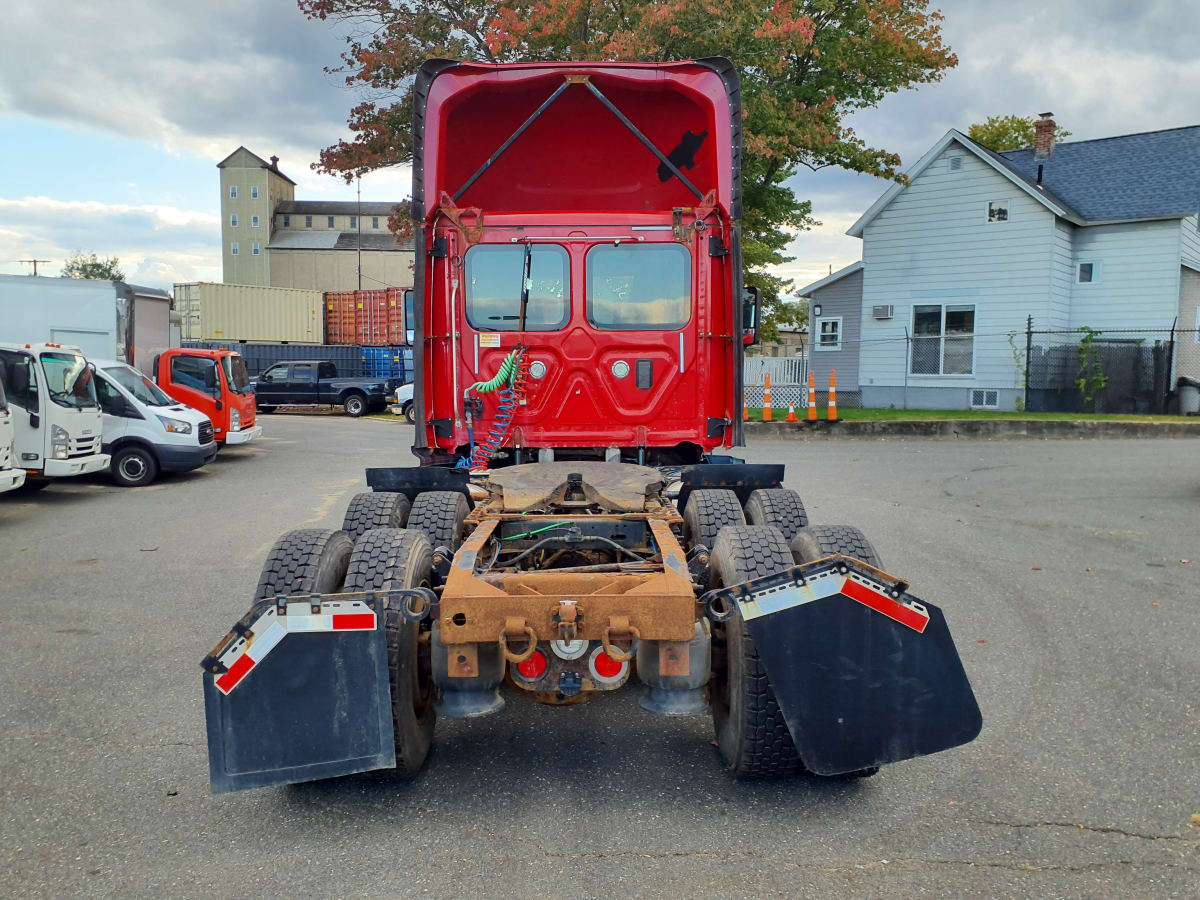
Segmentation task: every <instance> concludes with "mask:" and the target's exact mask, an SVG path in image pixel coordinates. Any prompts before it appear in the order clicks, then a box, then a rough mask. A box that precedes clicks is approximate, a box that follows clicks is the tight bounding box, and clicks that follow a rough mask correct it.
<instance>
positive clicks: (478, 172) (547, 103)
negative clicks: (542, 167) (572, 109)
mask: <svg viewBox="0 0 1200 900" xmlns="http://www.w3.org/2000/svg"><path fill="white" fill-rule="evenodd" d="M569 84H570V82H569V81H564V82H563V83H562V84H560V85H559V86H558V87H557V88H555V90H554V93H553V94H551V95H550V96H549V97H547V98H546V100H545V102H544V103H542V105H541V106H539V107H538V108H537V109H536V110H535V111H534V113H533V115H532V116H530V117H529V118H528V119H526V120H525V122H524V123H523V124H522V125H521V127H520V128H518V129H517V130H516V131H514V132H513V133H512V137H510V138H509V139H508V140H507V141H505V142H504V143H503V144H501V145H500V147H499V149H498V150H497V151H496V152H495V153H493V154H492V155H491V156H489V157H488V158H487V162H485V163H484V164H483V165H482V166H480V167H479V168H478V169H477V170H476V171H475V174H474V175H472V176H471V177H470V178H468V179H467V183H466V184H464V185H463V186H462V187H460V188H459V189H458V190H457V191H455V192H454V196H453V200H454V202H455V203H457V202H458V198H459V197H461V196H462V195H463V192H464V191H466V189H467V188H469V187H470V186H471V185H473V184H474V183H475V182H476V181H478V180H479V176H480V175H482V174H483V173H484V172H486V171H487V170H488V169H490V168H491V167H492V163H494V162H495V161H496V160H498V159H499V158H500V156H501V155H502V154H503V153H504V151H505V150H507V149H508V148H509V147H511V146H512V145H513V141H515V140H516V139H517V138H519V137H520V136H521V135H523V134H524V133H525V130H526V129H527V128H528V127H529V126H530V125H532V124H533V123H534V122H536V121H537V120H538V119H539V118H540V117H541V115H542V113H544V112H545V111H546V110H547V109H549V108H550V104H551V103H553V102H554V101H555V100H557V99H558V98H559V97H560V96H562V92H563V91H565V90H566V89H567V85H569ZM618 115H620V114H619V113H618ZM643 140H645V138H643ZM655 152H658V151H655ZM693 190H695V188H693Z"/></svg>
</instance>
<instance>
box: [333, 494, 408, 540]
mask: <svg viewBox="0 0 1200 900" xmlns="http://www.w3.org/2000/svg"><path fill="white" fill-rule="evenodd" d="M411 507H412V504H411V503H409V502H408V497H406V496H405V495H404V494H396V493H392V492H390V491H365V492H363V493H361V494H355V495H354V498H353V499H352V500H351V501H350V505H349V506H348V507H346V518H344V519H343V520H342V531H344V532H346V534H348V535H350V540H352V541H358V539H359V538H360V537H362V535H363V533H364V532H367V531H370V530H371V529H372V528H403V527H404V525H405V524H406V523H407V522H408V511H409V509H410V508H411Z"/></svg>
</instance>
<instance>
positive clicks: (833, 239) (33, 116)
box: [0, 0, 1200, 288]
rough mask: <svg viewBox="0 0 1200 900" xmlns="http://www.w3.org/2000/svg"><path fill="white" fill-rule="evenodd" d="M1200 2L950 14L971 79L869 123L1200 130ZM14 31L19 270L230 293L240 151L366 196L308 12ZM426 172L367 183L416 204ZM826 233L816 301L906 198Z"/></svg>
mask: <svg viewBox="0 0 1200 900" xmlns="http://www.w3.org/2000/svg"><path fill="white" fill-rule="evenodd" d="M1198 7H1200V0H1139V2H1137V3H1129V2H1128V0H1052V2H1047V0H1006V2H1004V3H998V2H992V0H945V2H943V3H942V4H941V8H942V9H943V11H944V12H945V15H946V24H945V34H946V37H947V39H948V41H949V43H950V45H951V46H952V47H953V48H954V49H955V51H956V52H957V53H958V56H959V66H958V68H957V69H955V70H953V71H952V72H951V73H950V74H949V75H948V76H947V77H946V78H945V80H944V81H942V82H941V83H940V84H936V85H930V86H926V87H923V88H921V89H920V90H918V91H915V92H907V93H903V94H896V95H893V96H891V97H889V98H888V99H886V100H885V101H884V102H883V103H882V104H881V105H880V107H879V108H878V109H875V110H870V111H867V112H864V113H862V114H860V115H859V116H857V117H856V119H855V121H854V123H853V124H854V127H855V129H856V130H857V131H858V133H859V134H861V135H862V136H863V137H864V138H865V139H867V140H868V141H869V142H871V143H872V144H873V145H875V146H882V147H885V148H887V149H889V150H893V151H895V152H897V153H899V154H900V155H901V157H902V159H903V160H904V162H905V164H906V165H910V164H912V163H913V162H915V161H916V160H917V159H918V158H919V157H920V156H921V154H922V153H924V152H925V150H927V149H928V148H929V147H930V146H931V145H932V144H933V143H934V142H935V141H936V140H937V139H938V138H939V137H941V135H943V134H944V133H945V132H946V130H947V129H949V128H959V129H961V130H966V128H967V126H968V125H969V124H970V123H971V122H974V121H980V120H982V119H984V118H986V117H987V116H989V115H993V114H1007V113H1013V112H1016V113H1021V114H1032V113H1037V112H1042V111H1045V110H1053V111H1054V113H1055V114H1056V118H1057V121H1058V122H1059V123H1060V124H1061V125H1064V126H1065V127H1067V128H1069V129H1070V130H1071V131H1072V132H1074V136H1073V138H1072V140H1086V139H1088V138H1096V137H1105V136H1108V135H1114V134H1127V133H1131V132H1137V131H1148V130H1154V129H1159V128H1171V127H1176V126H1181V125H1194V124H1197V123H1200V56H1198V55H1197V54H1196V52H1195V46H1196V36H1197V31H1198V25H1197V21H1198V12H1197V10H1198ZM5 14H6V15H5V28H4V29H3V33H2V34H0V146H2V147H4V149H5V154H4V159H5V165H4V166H2V167H0V273H8V274H21V273H25V274H28V273H29V272H30V266H29V265H28V264H24V263H21V262H20V260H22V259H30V258H39V259H48V260H50V263H49V264H48V266H47V269H48V270H49V271H51V272H53V273H56V272H57V271H58V268H59V267H61V265H62V262H63V259H64V257H66V256H67V255H69V254H70V253H72V252H74V251H76V250H83V251H85V252H90V251H95V252H96V253H98V254H100V255H102V256H108V255H115V256H118V257H120V259H121V263H122V266H123V268H124V269H125V273H126V277H127V278H128V279H129V280H130V281H135V282H139V283H142V284H148V285H154V286H160V287H168V288H169V287H170V286H171V284H172V283H173V282H176V281H194V280H220V277H221V263H220V246H219V244H220V232H219V216H218V210H219V197H218V176H217V170H216V169H215V168H214V166H215V164H216V163H217V162H218V161H220V160H221V159H223V158H224V157H225V156H227V155H228V154H229V153H230V152H231V151H232V150H234V149H235V148H236V147H237V146H238V145H239V144H245V145H246V146H247V147H249V148H250V149H251V150H253V151H254V152H256V153H258V154H259V155H260V156H263V157H267V156H270V155H272V154H274V155H277V156H279V157H280V167H281V168H282V169H283V170H284V171H285V172H286V173H288V174H289V175H290V176H291V177H292V178H293V179H294V180H295V181H297V182H298V183H299V184H298V187H297V196H298V197H301V198H304V199H314V200H315V199H342V198H346V199H350V198H352V197H353V192H352V190H350V189H347V188H346V187H345V186H344V185H342V184H341V182H339V181H336V180H334V179H331V178H328V177H320V176H317V175H315V174H313V173H312V172H311V170H310V169H309V164H310V163H311V162H312V161H313V160H314V159H315V158H316V155H317V151H318V150H319V149H320V148H321V147H323V146H325V145H327V144H329V143H331V142H332V141H334V140H336V139H337V138H338V137H340V136H342V135H344V134H345V119H346V113H347V110H348V109H349V107H350V106H351V105H352V103H353V102H354V101H355V100H356V99H357V98H356V96H355V95H354V94H352V93H350V92H349V91H347V89H346V88H345V87H344V86H343V85H342V84H341V83H340V79H339V78H337V77H331V76H327V75H325V74H324V73H323V72H322V67H323V66H325V65H328V64H332V63H335V62H336V60H337V54H338V52H339V51H340V49H341V47H342V43H341V40H340V38H339V36H338V35H337V34H335V33H334V32H333V30H332V29H331V28H330V26H329V25H328V24H322V23H313V22H309V21H307V20H306V19H305V18H304V17H303V16H301V15H300V14H299V12H298V11H297V10H296V6H295V3H294V2H293V0H207V2H205V3H202V4H185V3H174V2H169V0H157V2H154V0H107V2H104V3H95V2H90V0H8V2H6V3H5ZM407 182H408V172H407V171H406V170H405V171H400V170H397V171H389V172H382V173H377V174H375V175H373V176H371V177H370V178H368V179H364V180H363V199H364V200H398V199H401V198H403V197H404V196H406V195H407V191H408V184H407ZM794 187H795V189H796V191H797V193H798V194H799V195H800V196H804V197H809V198H811V199H812V200H813V207H814V214H815V215H816V217H817V218H818V219H820V220H821V221H822V223H823V224H822V226H821V227H820V228H818V229H816V230H814V231H813V232H810V233H806V234H804V235H802V236H800V237H799V238H798V239H797V240H796V242H795V244H794V245H793V248H792V252H793V253H794V255H795V257H796V260H795V262H793V263H790V264H788V266H786V267H785V269H786V270H785V272H784V274H786V275H789V276H791V277H794V278H795V279H796V280H797V283H798V285H797V286H801V285H803V284H805V283H807V282H809V281H812V280H815V279H816V278H819V277H821V276H823V275H824V274H826V273H827V272H828V271H829V269H830V267H832V268H833V269H837V268H839V267H841V266H843V265H846V264H848V263H850V262H853V261H854V260H856V259H858V258H859V254H860V243H859V241H858V240H857V239H855V238H850V237H846V236H845V235H844V234H843V232H844V231H845V230H846V228H848V227H849V226H850V224H851V223H852V222H853V221H854V220H855V219H856V218H857V217H858V216H859V214H861V212H862V211H863V210H864V209H866V208H867V207H868V206H869V205H870V204H871V202H872V201H873V200H874V199H875V198H876V197H877V196H878V195H879V194H880V193H882V191H883V190H885V189H886V187H887V185H886V183H884V182H881V181H879V180H877V179H874V178H870V177H867V176H857V175H851V174H848V173H844V172H838V171H832V170H826V171H822V172H819V173H817V174H811V173H805V174H801V175H800V176H798V177H797V178H796V180H795V184H794Z"/></svg>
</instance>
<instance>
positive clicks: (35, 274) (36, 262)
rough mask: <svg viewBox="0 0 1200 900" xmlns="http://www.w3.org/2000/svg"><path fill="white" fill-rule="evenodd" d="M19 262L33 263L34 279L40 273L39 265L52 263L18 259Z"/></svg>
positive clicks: (45, 260) (44, 260)
mask: <svg viewBox="0 0 1200 900" xmlns="http://www.w3.org/2000/svg"><path fill="white" fill-rule="evenodd" d="M17 262H22V263H33V277H34V278H36V277H37V273H38V271H37V267H38V263H48V262H50V260H48V259H18V260H17Z"/></svg>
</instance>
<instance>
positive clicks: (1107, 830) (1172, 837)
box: [968, 819, 1197, 844]
mask: <svg viewBox="0 0 1200 900" xmlns="http://www.w3.org/2000/svg"><path fill="white" fill-rule="evenodd" d="M968 821H969V822H970V823H971V824H973V825H1000V826H1003V827H1005V828H1070V829H1074V830H1076V831H1086V832H1089V833H1091V834H1119V835H1121V836H1122V837H1129V838H1136V839H1137V840H1141V841H1184V842H1187V843H1189V844H1195V843H1196V842H1197V841H1196V838H1194V837H1187V836H1184V835H1178V834H1144V833H1142V832H1138V831H1126V830H1125V829H1124V828H1117V827H1115V826H1108V825H1084V824H1081V823H1079V822H1005V821H1003V820H1002V819H969V820H968Z"/></svg>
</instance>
